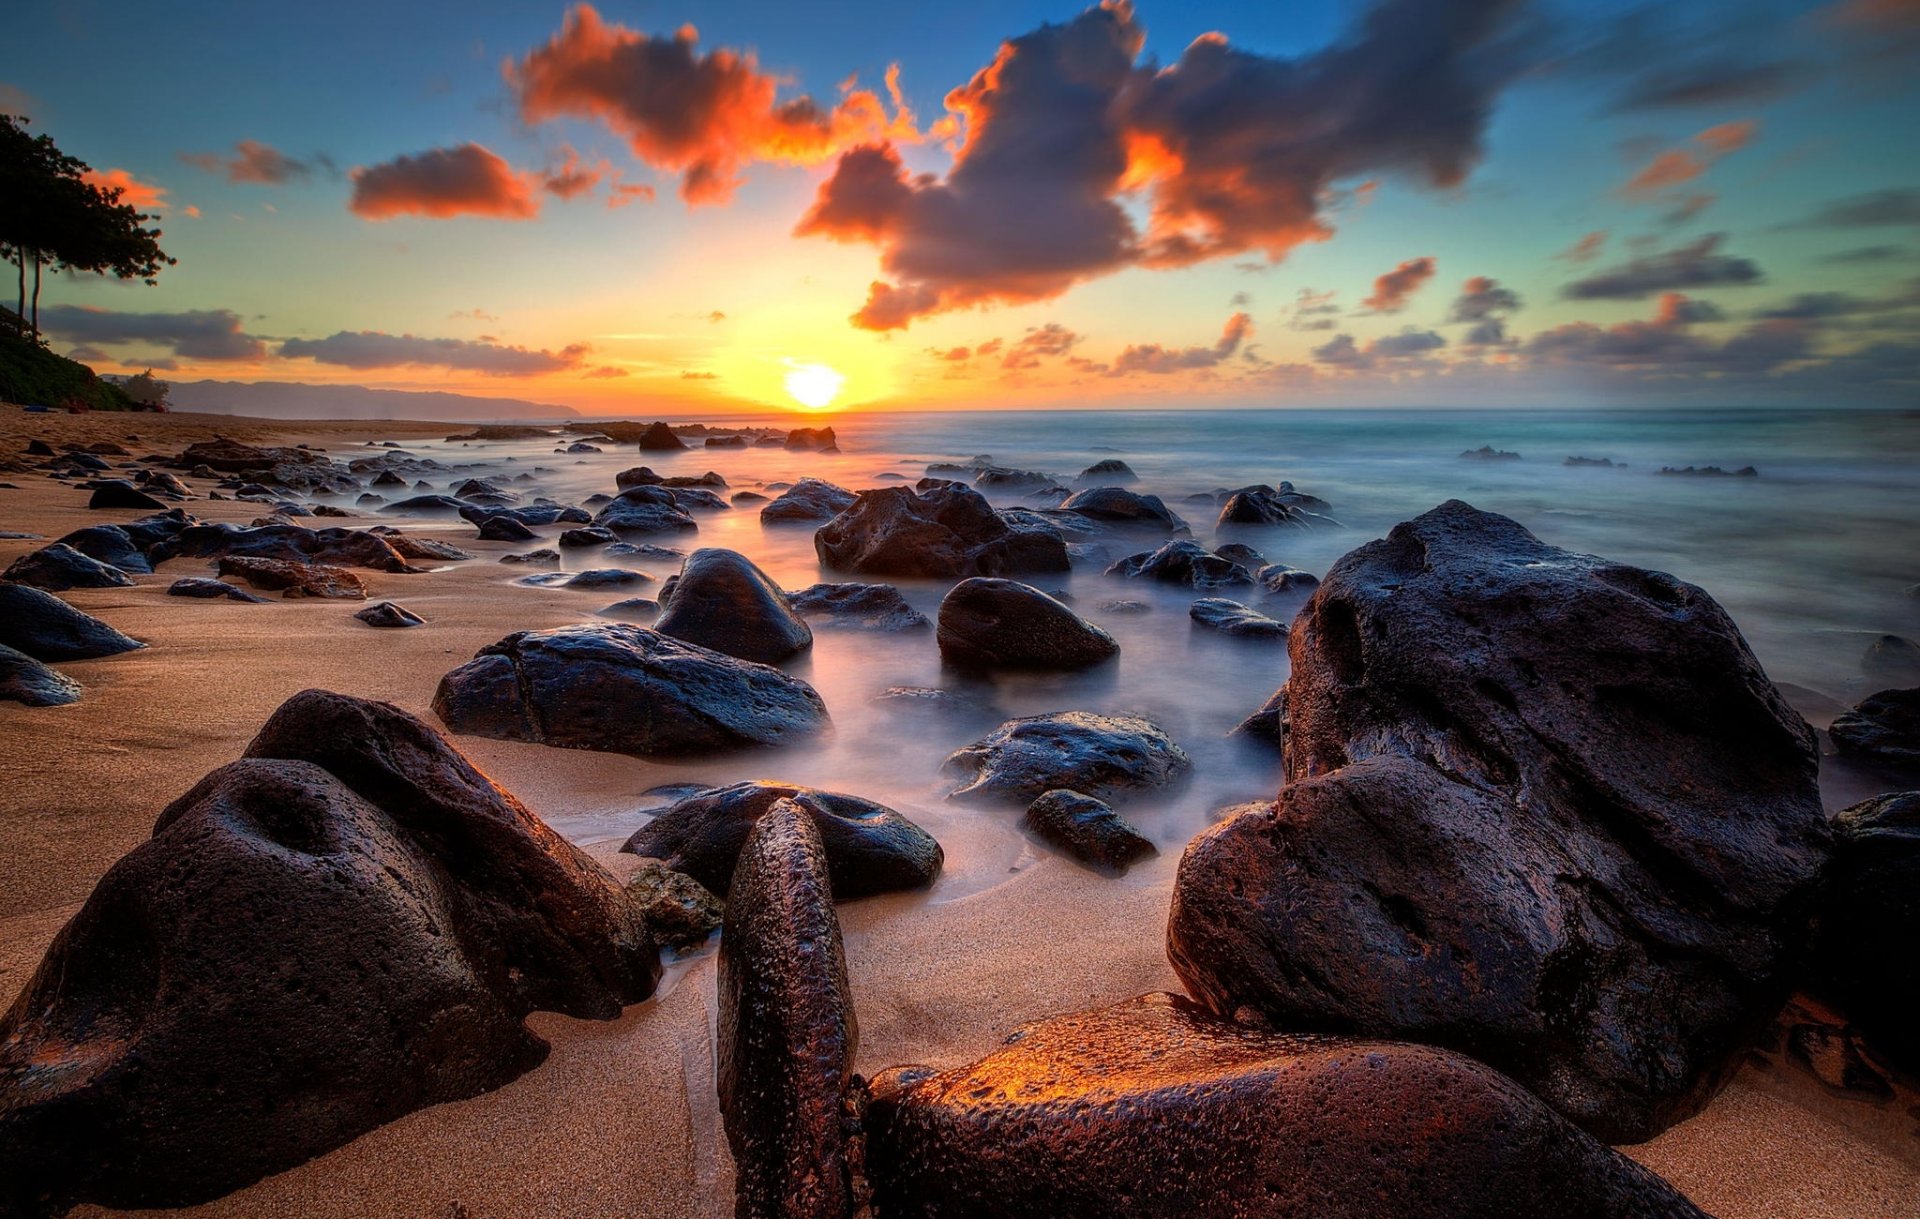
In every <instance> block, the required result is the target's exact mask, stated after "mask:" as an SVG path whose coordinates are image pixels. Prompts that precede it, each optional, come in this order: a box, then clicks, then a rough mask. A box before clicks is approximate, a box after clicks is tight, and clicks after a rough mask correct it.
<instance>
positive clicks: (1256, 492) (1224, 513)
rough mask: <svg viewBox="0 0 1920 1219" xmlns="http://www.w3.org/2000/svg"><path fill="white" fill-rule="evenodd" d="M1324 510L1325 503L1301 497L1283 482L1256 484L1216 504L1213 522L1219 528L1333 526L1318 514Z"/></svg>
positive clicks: (1330, 519)
mask: <svg viewBox="0 0 1920 1219" xmlns="http://www.w3.org/2000/svg"><path fill="white" fill-rule="evenodd" d="M1326 507H1327V501H1325V500H1323V499H1320V498H1319V497H1317V496H1313V495H1302V494H1301V493H1300V492H1298V491H1295V490H1294V489H1293V484H1292V483H1286V482H1283V483H1281V484H1280V485H1279V486H1278V487H1269V486H1267V485H1266V484H1265V483H1260V484H1257V485H1255V486H1251V487H1242V488H1240V489H1239V490H1238V491H1234V492H1231V493H1229V494H1228V496H1227V498H1226V502H1225V503H1223V504H1221V505H1220V517H1219V520H1218V521H1217V522H1216V523H1217V524H1218V525H1220V526H1222V527H1226V526H1230V525H1291V526H1295V527H1298V528H1306V527H1308V526H1312V525H1332V524H1337V523H1338V522H1336V521H1334V520H1333V519H1332V518H1330V517H1325V516H1321V515H1319V513H1320V512H1321V511H1324V510H1325V509H1326Z"/></svg>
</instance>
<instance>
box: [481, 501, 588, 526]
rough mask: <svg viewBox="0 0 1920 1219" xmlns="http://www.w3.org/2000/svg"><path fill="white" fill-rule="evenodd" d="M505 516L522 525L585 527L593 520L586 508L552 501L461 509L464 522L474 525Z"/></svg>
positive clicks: (484, 505)
mask: <svg viewBox="0 0 1920 1219" xmlns="http://www.w3.org/2000/svg"><path fill="white" fill-rule="evenodd" d="M497 516H504V517H507V518H509V519H511V520H516V521H519V522H520V523H521V524H522V525H527V526H533V525H585V524H589V523H591V522H592V520H593V515H592V514H591V513H589V512H588V511H587V510H586V509H585V508H579V507H575V506H574V505H572V504H556V503H554V502H553V501H552V500H541V501H539V502H538V503H532V504H523V505H521V506H520V507H517V508H509V507H502V506H500V505H496V504H468V505H467V506H466V507H464V508H462V509H460V517H461V519H462V520H465V521H468V522H470V523H472V524H474V525H480V524H484V523H485V522H486V521H488V520H490V519H491V518H493V517H497Z"/></svg>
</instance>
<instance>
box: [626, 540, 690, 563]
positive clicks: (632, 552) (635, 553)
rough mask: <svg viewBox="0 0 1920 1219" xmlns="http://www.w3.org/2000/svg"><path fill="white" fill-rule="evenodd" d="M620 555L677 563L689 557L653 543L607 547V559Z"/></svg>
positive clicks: (673, 548) (628, 543) (684, 553)
mask: <svg viewBox="0 0 1920 1219" xmlns="http://www.w3.org/2000/svg"><path fill="white" fill-rule="evenodd" d="M615 555H618V556H620V557H622V558H635V559H672V560H674V561H675V562H678V561H680V560H681V559H684V558H686V557H687V552H686V551H684V550H679V549H676V548H675V547H672V546H655V545H653V544H652V543H651V542H615V543H614V544H613V545H611V546H609V547H607V557H608V558H613V557H614V556H615Z"/></svg>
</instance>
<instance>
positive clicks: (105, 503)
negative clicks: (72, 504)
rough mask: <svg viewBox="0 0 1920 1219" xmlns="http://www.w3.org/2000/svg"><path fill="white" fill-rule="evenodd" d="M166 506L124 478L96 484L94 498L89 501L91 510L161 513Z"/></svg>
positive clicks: (101, 481)
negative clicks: (116, 509)
mask: <svg viewBox="0 0 1920 1219" xmlns="http://www.w3.org/2000/svg"><path fill="white" fill-rule="evenodd" d="M166 506H167V505H166V504H165V503H164V502H162V501H161V500H157V499H155V498H154V497H153V496H151V495H148V494H147V493H146V492H145V491H142V490H140V488H138V487H136V486H134V485H133V484H132V483H130V482H128V481H127V480H126V479H124V478H104V479H101V480H100V481H98V482H96V483H94V484H93V498H91V499H89V500H88V501H87V507H89V508H133V509H135V510H137V511H140V512H155V511H161V510H164V509H165V508H166Z"/></svg>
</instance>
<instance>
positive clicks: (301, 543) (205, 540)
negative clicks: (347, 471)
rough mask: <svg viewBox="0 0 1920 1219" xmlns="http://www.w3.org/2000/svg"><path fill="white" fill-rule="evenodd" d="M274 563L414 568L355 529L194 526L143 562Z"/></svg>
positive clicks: (384, 543) (387, 545) (382, 540)
mask: <svg viewBox="0 0 1920 1219" xmlns="http://www.w3.org/2000/svg"><path fill="white" fill-rule="evenodd" d="M229 556H231V557H236V558H250V559H279V560H282V561H285V562H288V563H330V564H333V565H335V566H340V567H365V568H367V569H369V570H371V571H390V572H411V571H414V570H415V568H414V567H413V565H412V564H410V563H408V562H407V560H406V556H404V555H402V554H401V553H400V552H399V551H398V550H396V549H394V544H393V542H392V541H391V540H389V539H388V538H386V537H383V536H381V535H380V534H376V533H372V532H369V531H365V530H360V529H337V528H336V529H308V528H306V527H304V526H301V525H260V526H256V527H254V528H251V529H242V528H239V527H237V526H234V525H212V524H196V525H189V526H188V527H186V528H184V529H182V530H180V531H179V532H177V533H175V534H174V535H173V536H172V537H170V538H166V539H164V540H162V541H159V542H156V543H155V544H154V545H152V546H151V547H149V548H148V550H147V557H149V558H150V559H152V560H153V561H154V562H155V563H164V562H167V561H168V560H170V559H175V558H225V557H229Z"/></svg>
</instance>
